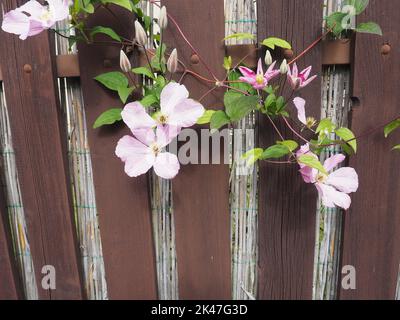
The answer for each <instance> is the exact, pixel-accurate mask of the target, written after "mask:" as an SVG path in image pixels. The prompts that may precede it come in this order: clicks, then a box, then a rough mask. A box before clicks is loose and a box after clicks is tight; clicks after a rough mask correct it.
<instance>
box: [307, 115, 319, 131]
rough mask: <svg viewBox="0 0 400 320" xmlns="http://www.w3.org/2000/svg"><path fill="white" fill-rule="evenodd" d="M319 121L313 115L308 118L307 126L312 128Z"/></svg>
mask: <svg viewBox="0 0 400 320" xmlns="http://www.w3.org/2000/svg"><path fill="white" fill-rule="evenodd" d="M316 123H317V121H316V120H315V119H314V118H313V117H308V118H307V120H306V126H307V128H309V129H311V128H312V127H314V126H315V125H316Z"/></svg>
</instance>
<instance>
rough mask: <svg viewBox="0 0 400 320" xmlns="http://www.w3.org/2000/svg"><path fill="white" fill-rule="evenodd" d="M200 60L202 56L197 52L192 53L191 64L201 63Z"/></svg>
mask: <svg viewBox="0 0 400 320" xmlns="http://www.w3.org/2000/svg"><path fill="white" fill-rule="evenodd" d="M199 62H200V58H199V56H198V55H197V54H192V56H191V57H190V63H191V64H199Z"/></svg>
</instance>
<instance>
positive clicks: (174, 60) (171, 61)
mask: <svg viewBox="0 0 400 320" xmlns="http://www.w3.org/2000/svg"><path fill="white" fill-rule="evenodd" d="M167 69H168V71H169V72H170V73H175V72H176V71H177V70H178V51H176V49H174V50H172V52H171V55H170V56H169V58H168V61H167Z"/></svg>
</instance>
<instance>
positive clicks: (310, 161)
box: [297, 154, 328, 174]
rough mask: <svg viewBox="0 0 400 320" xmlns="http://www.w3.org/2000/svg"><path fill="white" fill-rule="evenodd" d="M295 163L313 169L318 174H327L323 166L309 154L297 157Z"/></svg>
mask: <svg viewBox="0 0 400 320" xmlns="http://www.w3.org/2000/svg"><path fill="white" fill-rule="evenodd" d="M297 161H298V162H300V163H302V164H304V165H306V166H307V167H310V168H314V169H317V170H318V171H319V172H322V173H324V174H328V173H327V172H326V170H325V168H324V166H323V165H322V164H321V162H320V161H319V160H318V158H317V157H315V156H312V155H309V154H304V155H302V156H300V157H298V158H297Z"/></svg>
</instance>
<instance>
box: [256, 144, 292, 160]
mask: <svg viewBox="0 0 400 320" xmlns="http://www.w3.org/2000/svg"><path fill="white" fill-rule="evenodd" d="M289 153H290V150H289V148H288V147H287V146H284V145H281V144H276V145H274V146H272V147H269V148H268V149H265V150H264V152H263V154H262V156H261V159H262V160H267V159H279V158H282V157H284V156H286V155H287V154H289Z"/></svg>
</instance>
